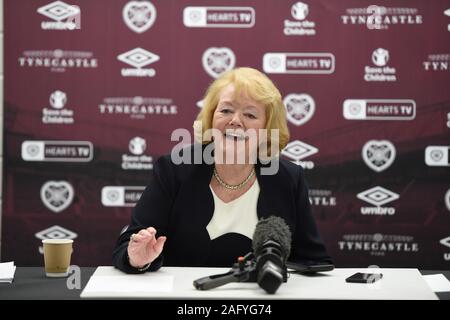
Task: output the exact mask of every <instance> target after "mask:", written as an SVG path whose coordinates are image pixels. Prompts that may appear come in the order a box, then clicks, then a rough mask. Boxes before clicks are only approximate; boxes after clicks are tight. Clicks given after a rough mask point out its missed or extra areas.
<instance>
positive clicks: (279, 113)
mask: <svg viewBox="0 0 450 320" xmlns="http://www.w3.org/2000/svg"><path fill="white" fill-rule="evenodd" d="M194 131H195V136H196V140H197V142H198V143H196V144H194V145H193V146H190V147H189V148H187V149H184V150H183V151H182V153H183V152H185V153H186V154H189V155H190V156H189V157H187V159H188V160H189V161H184V162H182V163H179V162H177V161H174V159H173V153H172V156H171V155H167V156H163V157H161V158H159V159H158V161H157V162H156V163H155V164H154V169H153V179H152V181H151V183H150V184H149V186H148V187H147V188H146V189H145V191H144V192H143V194H142V196H141V198H140V200H139V201H138V203H137V204H136V207H135V208H134V210H133V213H132V219H131V223H130V225H129V227H128V229H127V230H126V231H125V232H123V233H122V234H121V235H120V236H119V239H118V241H117V246H116V249H115V251H114V253H113V261H114V265H115V266H116V267H117V268H119V269H120V270H122V271H124V272H127V273H142V272H145V271H147V270H152V271H154V270H157V269H159V268H160V267H161V266H162V265H167V266H205V267H224V266H231V265H232V264H233V262H235V261H236V259H237V257H239V256H243V255H245V254H246V253H248V252H250V251H251V250H252V237H253V235H254V231H255V227H256V225H257V223H258V221H259V220H260V219H262V218H268V217H270V216H278V217H281V218H282V219H283V220H284V221H285V222H286V224H287V226H288V228H289V231H290V233H291V234H292V238H291V239H292V240H291V248H292V249H291V251H290V256H289V257H288V258H289V260H290V261H293V262H299V263H302V262H306V261H308V262H310V261H316V262H331V259H330V257H329V256H328V255H327V253H326V249H325V246H324V245H323V243H322V240H321V239H320V236H319V233H318V230H317V227H316V224H315V222H314V218H313V216H312V214H311V208H310V203H309V198H308V189H307V185H306V182H305V179H304V175H303V169H302V168H301V167H300V166H297V165H295V164H292V163H291V162H289V161H286V160H283V159H280V158H279V157H278V155H279V154H278V153H279V150H282V149H283V148H284V147H285V146H286V144H287V143H288V141H289V131H288V127H287V122H286V111H285V107H284V105H283V102H282V98H281V94H280V92H279V90H278V89H277V88H276V87H275V85H274V84H273V83H272V81H271V80H270V79H269V78H268V77H267V76H266V75H264V74H263V73H261V72H260V71H258V70H256V69H252V68H237V69H233V70H231V71H228V72H226V73H225V74H223V75H222V76H221V77H219V78H218V79H216V80H215V81H214V82H213V83H212V84H211V85H210V86H209V88H208V90H207V92H206V95H205V98H204V101H203V109H202V111H201V112H200V113H199V115H198V117H197V119H196V121H195V122H194ZM208 148H209V149H210V150H212V152H211V155H212V161H202V162H201V163H197V162H195V161H194V159H193V157H194V156H193V155H194V154H195V151H198V150H200V151H206V149H208ZM200 154H202V155H205V154H207V153H205V152H203V153H200ZM184 159H186V158H184ZM274 163H275V164H276V165H275V166H273V164H274ZM269 168H272V170H267V169H269ZM265 169H266V170H265Z"/></svg>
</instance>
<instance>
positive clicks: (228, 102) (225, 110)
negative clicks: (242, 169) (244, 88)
mask: <svg viewBox="0 0 450 320" xmlns="http://www.w3.org/2000/svg"><path fill="white" fill-rule="evenodd" d="M265 109H266V107H265V106H264V105H263V104H261V103H258V102H256V101H254V100H252V99H251V98H249V97H248V95H246V94H245V92H240V93H239V94H238V95H237V96H236V94H235V88H234V86H233V85H232V84H229V85H228V86H226V87H225V88H224V89H223V90H222V92H221V93H220V95H219V102H218V104H217V107H216V110H215V111H214V114H213V119H212V128H213V129H216V130H217V131H216V132H217V133H216V136H215V140H214V142H215V147H216V153H218V154H223V156H224V158H223V159H233V160H234V161H233V163H242V159H245V163H248V161H249V159H250V158H249V156H251V155H255V154H256V152H257V147H258V132H259V130H260V129H264V128H265V126H266V110H265ZM239 156H241V158H239ZM242 157H243V158H242ZM240 159H241V161H239V160H240ZM227 163H229V162H228V161H227Z"/></svg>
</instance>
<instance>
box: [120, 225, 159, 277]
mask: <svg viewBox="0 0 450 320" xmlns="http://www.w3.org/2000/svg"><path fill="white" fill-rule="evenodd" d="M155 235H156V229H155V228H153V227H149V228H147V229H142V230H141V231H139V232H138V233H134V234H132V235H131V237H130V242H129V243H128V249H127V250H128V257H129V259H130V265H131V266H132V267H135V268H142V267H143V266H145V265H146V264H148V263H150V262H153V260H155V259H156V258H157V257H158V256H159V255H160V254H161V252H162V249H163V246H164V243H165V242H166V239H167V238H166V237H164V236H161V237H159V238H158V239H156V237H155Z"/></svg>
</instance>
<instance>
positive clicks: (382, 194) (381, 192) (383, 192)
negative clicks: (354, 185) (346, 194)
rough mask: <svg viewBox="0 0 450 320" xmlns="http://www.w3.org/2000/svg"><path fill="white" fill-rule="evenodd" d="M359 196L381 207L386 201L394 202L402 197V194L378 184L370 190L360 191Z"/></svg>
mask: <svg viewBox="0 0 450 320" xmlns="http://www.w3.org/2000/svg"><path fill="white" fill-rule="evenodd" d="M357 197H358V198H359V199H361V200H363V201H365V202H368V203H370V204H372V205H374V206H376V207H380V206H382V205H384V204H386V203H389V202H392V201H394V200H397V199H398V198H400V196H399V195H398V194H397V193H395V192H392V191H390V190H388V189H385V188H383V187H380V186H376V187H373V188H371V189H369V190H366V191H363V192H361V193H358V195H357Z"/></svg>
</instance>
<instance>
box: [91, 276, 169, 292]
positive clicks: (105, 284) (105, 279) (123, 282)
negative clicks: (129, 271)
mask: <svg viewBox="0 0 450 320" xmlns="http://www.w3.org/2000/svg"><path fill="white" fill-rule="evenodd" d="M146 275H147V274H145V275H120V276H98V277H91V279H90V280H89V283H88V285H87V286H86V288H85V291H86V292H91V293H93V292H96V293H102V292H108V293H121V294H123V295H125V296H126V295H127V293H137V292H161V293H163V292H170V291H172V289H173V278H174V277H173V276H168V275H158V274H156V273H155V274H152V276H146Z"/></svg>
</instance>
